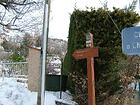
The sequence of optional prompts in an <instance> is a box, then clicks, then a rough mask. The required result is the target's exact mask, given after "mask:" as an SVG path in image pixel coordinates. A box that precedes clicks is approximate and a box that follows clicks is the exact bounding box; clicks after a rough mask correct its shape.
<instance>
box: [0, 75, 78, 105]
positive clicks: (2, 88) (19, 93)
mask: <svg viewBox="0 0 140 105" xmlns="http://www.w3.org/2000/svg"><path fill="white" fill-rule="evenodd" d="M59 94H60V92H48V91H46V93H45V105H56V104H55V101H56V100H59V101H62V102H67V103H69V104H72V105H76V103H75V102H73V101H71V100H72V97H71V96H70V93H69V92H63V93H62V98H63V99H59ZM36 103H37V93H36V92H31V91H29V90H28V89H27V88H26V87H24V86H23V85H21V84H20V83H18V82H17V81H16V80H15V79H13V78H5V79H4V80H3V81H2V82H0V105H36Z"/></svg>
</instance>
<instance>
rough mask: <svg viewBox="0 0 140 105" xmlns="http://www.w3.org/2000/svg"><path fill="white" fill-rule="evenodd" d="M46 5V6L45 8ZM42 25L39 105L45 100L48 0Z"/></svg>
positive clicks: (47, 0)
mask: <svg viewBox="0 0 140 105" xmlns="http://www.w3.org/2000/svg"><path fill="white" fill-rule="evenodd" d="M47 7H48V8H47ZM44 15H45V16H44V27H43V33H44V35H43V60H42V79H41V80H42V81H41V105H44V100H45V70H46V51H47V49H48V33H49V16H50V0H45V14H44Z"/></svg>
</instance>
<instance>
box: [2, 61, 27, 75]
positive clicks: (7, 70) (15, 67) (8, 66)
mask: <svg viewBox="0 0 140 105" xmlns="http://www.w3.org/2000/svg"><path fill="white" fill-rule="evenodd" d="M0 74H1V75H2V74H3V75H4V76H9V77H11V76H15V75H28V63H27V62H12V63H11V62H10V63H4V62H2V63H0Z"/></svg>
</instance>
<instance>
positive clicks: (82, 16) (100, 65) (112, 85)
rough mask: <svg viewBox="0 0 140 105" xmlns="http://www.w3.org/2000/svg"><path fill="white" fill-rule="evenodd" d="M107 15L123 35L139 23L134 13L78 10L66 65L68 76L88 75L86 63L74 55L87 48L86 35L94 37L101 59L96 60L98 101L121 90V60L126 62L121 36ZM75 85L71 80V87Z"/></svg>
mask: <svg viewBox="0 0 140 105" xmlns="http://www.w3.org/2000/svg"><path fill="white" fill-rule="evenodd" d="M107 11H108V13H109V14H110V16H111V17H112V18H113V20H114V22H115V23H116V24H117V26H118V28H119V29H120V31H121V30H122V29H124V28H126V27H131V26H133V24H134V23H137V22H138V21H139V20H140V17H139V16H138V14H136V13H135V12H132V11H125V10H124V9H118V8H114V10H113V11H112V12H111V11H109V10H104V9H102V8H99V9H98V10H95V9H91V11H80V10H75V11H74V12H73V14H72V15H71V19H70V28H69V36H68V51H67V54H66V57H65V60H64V65H63V71H64V73H65V74H69V73H72V72H77V73H78V75H81V77H85V76H86V75H87V73H86V71H87V65H86V59H84V60H75V59H74V58H73V56H72V54H73V52H74V50H76V49H83V48H85V47H86V43H85V40H86V39H85V33H88V32H91V33H92V34H93V35H94V46H98V47H99V57H98V58H96V59H95V81H96V82H95V83H96V84H95V85H96V86H95V87H96V96H97V98H98V97H99V99H104V98H105V97H104V96H103V97H102V94H103V93H106V94H107V95H111V94H114V93H115V92H116V91H118V90H119V89H120V85H121V84H120V81H119V77H118V75H117V73H118V72H119V69H118V68H117V65H118V62H119V60H120V59H124V58H125V56H124V55H123V54H122V51H121V43H122V41H121V34H120V33H119V32H118V30H117V29H116V26H115V25H114V24H113V22H112V20H111V19H110V17H109V16H108V14H107V13H106V12H107ZM72 84H73V83H72V82H71V81H70V80H69V85H72ZM74 84H76V83H74ZM69 87H70V86H69ZM79 87H80V86H79ZM72 88H73V87H72ZM72 88H71V89H72Z"/></svg>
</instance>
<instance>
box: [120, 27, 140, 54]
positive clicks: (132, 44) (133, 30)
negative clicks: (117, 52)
mask: <svg viewBox="0 0 140 105" xmlns="http://www.w3.org/2000/svg"><path fill="white" fill-rule="evenodd" d="M122 51H123V53H125V54H128V55H139V54H140V27H129V28H125V29H123V30H122Z"/></svg>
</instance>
